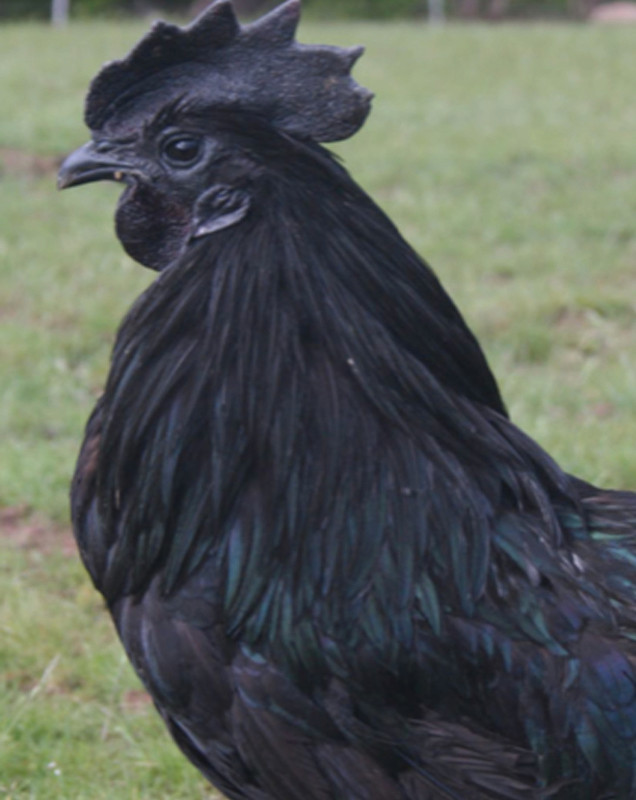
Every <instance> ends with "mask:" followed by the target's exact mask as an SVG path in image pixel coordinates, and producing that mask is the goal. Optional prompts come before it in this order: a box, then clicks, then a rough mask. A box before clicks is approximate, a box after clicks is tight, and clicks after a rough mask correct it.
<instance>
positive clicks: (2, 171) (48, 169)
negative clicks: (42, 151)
mask: <svg viewBox="0 0 636 800" xmlns="http://www.w3.org/2000/svg"><path fill="white" fill-rule="evenodd" d="M62 159H63V156H42V155H38V154H37V153H32V152H30V151H29V150H20V149H18V148H15V147H0V177H2V175H17V176H21V175H26V176H28V177H32V178H41V177H44V176H46V175H53V174H55V173H56V172H57V170H58V169H59V166H60V164H61V163H62Z"/></svg>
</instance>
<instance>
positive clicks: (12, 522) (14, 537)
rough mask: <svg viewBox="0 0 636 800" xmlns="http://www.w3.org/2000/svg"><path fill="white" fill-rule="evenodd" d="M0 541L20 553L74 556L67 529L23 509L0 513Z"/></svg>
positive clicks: (23, 507)
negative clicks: (31, 552)
mask: <svg viewBox="0 0 636 800" xmlns="http://www.w3.org/2000/svg"><path fill="white" fill-rule="evenodd" d="M0 540H2V541H3V542H5V543H7V544H10V545H12V546H14V547H16V548H19V549H21V550H38V551H40V552H42V553H47V554H49V553H61V554H62V555H65V556H69V557H70V556H75V555H76V553H77V547H76V545H75V539H74V538H73V534H72V533H71V531H70V530H69V529H68V528H65V527H62V526H61V525H54V524H53V523H51V522H47V521H45V520H43V519H41V518H39V517H37V516H34V515H33V514H32V513H31V512H30V511H29V509H28V508H26V507H25V506H12V507H11V508H3V509H0Z"/></svg>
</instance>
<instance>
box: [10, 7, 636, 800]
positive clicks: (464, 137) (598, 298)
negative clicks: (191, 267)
mask: <svg viewBox="0 0 636 800" xmlns="http://www.w3.org/2000/svg"><path fill="white" fill-rule="evenodd" d="M143 27H144V26H142V25H140V24H134V25H133V24H127V25H125V24H119V25H118V24H114V23H95V24H75V25H73V26H72V27H70V28H69V29H68V30H65V31H51V30H48V29H46V28H44V27H39V26H35V25H33V26H27V25H23V26H13V25H4V26H2V27H0V51H1V52H2V53H3V58H2V60H1V61H0V101H1V106H2V109H3V114H2V124H1V125H0V196H1V197H2V211H1V213H0V271H1V273H0V387H1V389H0V441H2V448H1V451H0V452H1V453H2V457H1V458H0V509H4V510H3V511H0V534H1V537H0V576H1V580H2V583H1V591H0V798H5V800H8V799H9V798H11V800H18V799H20V800H22V799H23V798H38V800H79V799H80V798H81V799H82V800H106V798H108V800H137V799H139V800H146V799H147V800H150V799H151V798H152V800H159V799H160V798H166V800H179V799H180V798H184V799H185V798H189V799H190V800H191V799H192V798H195V799H196V798H212V797H215V796H216V795H214V794H213V793H212V792H211V790H210V789H209V788H207V787H206V785H205V784H204V783H203V782H202V781H201V779H200V778H199V777H198V776H197V774H196V772H195V771H194V770H193V769H192V768H191V767H190V766H189V765H188V764H187V763H186V762H185V761H184V759H182V758H181V756H180V755H179V754H178V753H177V751H176V748H175V747H174V746H173V745H172V743H171V742H170V741H169V739H168V736H167V734H166V733H165V732H164V730H163V728H162V726H161V724H160V723H159V722H158V720H157V719H156V718H155V714H154V712H153V710H152V708H151V706H150V705H149V704H148V702H147V700H146V698H145V696H144V695H143V693H142V692H140V690H139V685H138V683H137V682H136V680H135V678H134V676H133V675H132V673H131V670H130V669H129V667H128V666H127V663H126V662H125V659H124V657H123V655H122V652H121V649H120V647H119V645H118V643H117V641H116V639H115V636H114V634H113V633H112V630H111V627H110V624H109V622H108V620H107V619H106V615H105V613H104V612H103V609H102V605H101V603H100V600H99V598H98V597H97V596H96V595H95V593H94V592H93V590H92V588H91V587H90V585H89V582H88V580H87V578H86V577H85V575H84V572H83V570H82V569H81V567H80V566H79V564H78V561H77V558H76V556H75V554H74V552H73V548H72V544H71V541H70V538H69V535H68V511H67V487H68V482H69V478H70V474H71V471H72V468H73V461H74V458H75V455H76V452H77V448H78V444H79V441H80V437H81V434H82V427H83V424H84V420H85V419H86V417H87V415H88V413H89V410H90V408H91V405H92V403H93V402H94V399H95V398H96V396H97V395H98V393H99V390H100V386H101V384H102V381H103V379H104V375H105V371H106V368H107V363H108V353H109V348H110V345H111V342H112V338H113V334H114V332H115V330H116V327H117V324H118V321H119V320H120V318H121V317H122V315H123V313H124V311H125V309H126V308H127V307H128V305H129V304H130V303H131V301H132V300H133V298H134V297H135V296H136V295H137V294H138V293H139V291H140V290H141V289H142V288H143V286H145V285H146V283H147V282H148V281H149V280H150V279H151V278H152V275H151V274H150V273H148V272H146V271H145V270H143V269H142V268H141V267H139V266H137V265H135V264H133V263H132V262H130V261H129V260H128V259H127V258H126V257H125V256H124V254H123V252H122V251H121V249H120V247H119V245H118V243H117V241H116V239H115V237H114V235H113V232H112V214H113V208H114V204H115V201H116V197H117V192H118V189H117V188H116V187H114V186H110V185H104V186H102V185H95V186H91V187H86V188H84V189H77V190H74V191H72V192H66V193H63V194H57V193H56V191H55V181H54V171H52V168H51V167H52V164H53V161H54V158H50V157H57V156H59V155H61V154H63V153H65V152H68V151H69V150H70V149H72V148H73V147H75V146H77V145H79V144H80V143H81V142H82V141H83V140H84V139H85V138H86V131H85V129H84V128H83V125H82V120H81V112H82V100H83V95H84V91H85V88H86V85H87V83H88V81H89V79H90V78H91V77H92V76H93V74H94V73H95V71H96V69H97V68H98V67H99V65H100V64H101V63H102V62H103V61H105V60H107V59H109V58H113V57H116V56H118V55H121V54H123V53H124V52H125V51H126V49H127V48H128V46H129V45H130V44H132V43H133V42H134V41H135V39H136V38H137V36H138V35H139V33H140V32H141V30H142V29H143ZM301 38H302V39H304V40H305V41H324V42H331V43H335V44H356V43H364V44H366V45H367V47H368V50H367V54H366V56H365V57H364V58H363V60H362V61H361V62H360V65H359V67H358V68H357V71H356V75H357V77H358V78H359V80H360V81H361V82H362V83H365V84H366V85H368V86H369V87H370V88H372V89H373V90H374V91H375V93H376V100H375V110H374V112H373V114H372V116H371V118H370V120H369V122H368V124H367V126H366V127H365V128H364V130H363V131H362V132H361V133H360V134H359V135H358V136H357V137H356V138H355V139H354V140H353V141H351V142H348V143H344V144H343V145H341V146H339V147H338V151H339V152H340V153H341V154H342V156H343V157H344V158H345V160H346V162H347V164H348V166H349V168H350V169H351V171H352V172H353V174H354V175H355V176H356V178H357V179H358V180H359V181H360V182H361V183H362V184H363V185H364V186H365V187H366V188H367V189H368V190H369V191H370V192H371V194H372V195H374V196H375V197H376V199H377V200H378V201H379V202H380V204H381V205H382V206H383V207H384V208H385V209H386V210H387V211H388V212H389V213H390V215H391V216H393V217H394V218H395V220H396V221H397V222H398V224H399V225H400V227H401V228H402V230H403V232H404V233H405V234H406V236H407V238H409V239H410V241H412V242H413V243H414V245H415V246H416V248H417V249H418V250H419V251H420V252H421V253H422V254H424V255H425V256H426V257H427V259H428V260H429V261H430V262H431V263H432V264H433V266H434V267H435V268H436V270H437V272H438V273H439V275H440V276H441V278H442V280H443V282H444V283H445V284H446V286H447V287H448V289H449V290H450V292H451V294H452V296H453V297H454V298H455V300H456V301H457V303H458V304H459V306H460V308H461V309H462V310H463V311H464V313H465V315H466V317H467V318H468V320H469V322H470V323H471V325H472V326H473V328H474V329H475V331H476V332H477V334H478V336H479V338H480V340H481V341H482V343H483V345H484V347H485V349H486V351H487V353H488V356H489V358H490V360H491V362H492V364H493V367H494V370H495V372H496V374H497V375H498V377H499V379H500V382H501V384H502V387H503V391H504V396H505V397H506V399H507V402H508V405H509V408H510V411H511V414H512V416H513V418H514V419H515V420H516V421H517V422H518V423H519V424H520V425H521V426H522V427H524V428H525V429H526V430H527V431H528V432H529V433H531V434H532V435H533V436H534V437H535V438H537V439H538V440H539V442H540V443H541V444H543V445H544V446H545V447H546V448H548V449H549V450H550V451H551V452H552V453H553V455H555V457H557V459H558V460H559V461H560V462H561V463H562V465H563V466H565V467H566V468H567V469H569V470H571V471H573V472H576V473H578V474H580V475H581V476H582V477H585V478H587V479H589V480H592V481H597V482H600V483H602V484H606V485H613V486H621V487H636V448H635V447H634V444H633V443H634V441H636V368H635V367H634V362H635V360H636V328H635V322H636V216H635V212H636V104H635V103H634V96H633V76H634V74H636V29H629V28H625V29H600V28H598V29H592V28H586V27H576V26H554V27H547V26H541V25H537V26H528V27H507V26H499V27H490V28H487V27H481V26H475V27H449V28H447V29H436V30H427V29H426V28H425V27H423V26H420V25H416V24H412V25H407V24H392V25H387V24H384V25H372V24H356V25H354V24H350V25H340V24H339V25H332V26H328V25H320V26H318V25H315V24H306V25H304V26H303V28H302V29H301Z"/></svg>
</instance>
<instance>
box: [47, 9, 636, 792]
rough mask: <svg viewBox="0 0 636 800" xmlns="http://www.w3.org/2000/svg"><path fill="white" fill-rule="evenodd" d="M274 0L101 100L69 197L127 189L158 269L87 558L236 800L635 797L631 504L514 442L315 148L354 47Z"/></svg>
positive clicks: (152, 51) (138, 309) (635, 580)
mask: <svg viewBox="0 0 636 800" xmlns="http://www.w3.org/2000/svg"><path fill="white" fill-rule="evenodd" d="M298 14H299V4H298V2H297V0H290V2H287V3H285V4H284V5H282V6H280V7H279V8H278V9H277V10H275V11H274V12H272V13H271V14H270V15H268V16H267V17H265V18H263V19H262V20H260V21H259V22H257V23H254V24H252V25H249V26H245V27H241V26H240V25H239V24H238V23H237V21H236V18H235V16H234V14H233V12H232V9H231V6H230V4H229V2H227V0H222V1H221V2H218V3H216V4H215V5H214V6H212V7H211V8H210V9H209V10H208V11H207V12H205V13H204V15H203V16H201V17H200V18H199V19H198V20H197V21H196V22H195V23H193V24H192V25H191V26H190V27H188V28H185V29H181V28H178V27H175V26H173V25H168V24H164V23H159V24H157V26H156V27H155V28H154V29H153V31H152V32H151V33H150V34H149V35H148V36H147V37H146V38H144V39H143V40H142V41H141V42H140V43H139V44H138V45H137V47H136V48H135V49H134V50H133V51H132V53H131V54H130V55H129V56H128V57H127V58H126V59H124V60H123V61H118V62H114V63H112V64H110V65H107V66H106V67H105V68H104V69H103V70H102V72H100V73H99V75H98V76H97V78H96V79H95V81H94V82H93V84H92V87H91V90H90V93H89V95H88V100H87V107H86V121H87V124H88V126H89V127H90V128H91V130H92V132H93V139H92V142H91V143H89V144H88V145H86V146H85V147H83V148H82V149H80V150H78V151H77V152H76V153H74V154H73V155H71V156H70V157H69V158H68V159H67V161H66V162H65V163H64V165H63V166H62V169H61V173H60V185H61V186H62V187H65V186H74V185H78V184H82V183H88V182H90V181H95V180H101V179H111V180H116V181H121V182H123V183H124V184H125V185H126V188H125V190H124V192H123V195H122V197H121V200H120V201H119V206H118V210H117V217H116V219H117V232H118V235H119V237H120V239H121V241H122V243H123V245H124V247H125V248H126V250H127V251H128V252H129V253H130V254H131V255H132V256H133V257H134V258H136V259H137V260H138V261H140V262H141V263H143V264H145V265H147V266H149V267H152V268H154V269H156V270H159V271H160V275H159V276H158V278H157V280H156V281H155V282H154V283H153V285H152V286H151V287H150V288H149V289H148V290H147V291H146V292H145V293H144V294H143V295H142V296H141V298H140V299H139V300H138V301H137V302H136V303H135V305H134V306H133V308H132V310H131V311H130V312H129V314H128V315H127V317H126V318H125V320H124V322H123V324H122V326H121V329H120V331H119V334H118V337H117V341H116V344H115V348H114V352H113V357H112V368H111V371H110V375H109V377H108V382H107V384H106V389H105V392H104V394H103V396H102V398H101V399H100V401H99V402H98V404H97V407H96V409H95V411H94V413H93V415H92V417H91V418H90V421H89V423H88V428H87V432H86V438H85V441H84V444H83V447H82V451H81V454H80V457H79V462H78V466H77V472H76V476H75V479H74V484H73V492H72V511H73V521H74V526H75V533H76V536H77V540H78V543H79V547H80V551H81V554H82V558H83V560H84V563H85V564H86V567H87V569H88V571H89V572H90V574H91V576H92V579H93V581H94V583H95V585H96V586H97V588H98V589H99V591H100V592H101V593H102V594H103V595H104V597H105V598H106V602H107V604H108V607H109V609H110V612H111V614H112V616H113V618H114V621H115V625H116V626H117V630H118V632H119V635H120V637H121V639H122V642H123V644H124V647H125V648H126V651H127V653H128V655H129V657H130V659H131V661H132V663H133V664H134V666H135V669H136V670H137V672H138V673H139V676H140V677H141V679H142V681H143V682H144V684H145V686H146V687H147V689H148V691H149V692H150V693H151V694H152V696H153V698H154V700H155V702H156V705H157V707H158V709H159V712H160V713H161V715H162V717H163V718H164V720H165V722H166V724H167V726H168V728H169V729H170V731H171V733H172V735H173V736H174V738H175V739H176V741H177V743H178V745H179V746H180V747H181V748H182V750H183V751H184V752H185V754H186V755H187V756H188V757H189V758H190V759H191V760H192V761H193V762H194V764H196V766H197V767H198V768H199V769H200V770H201V771H202V772H203V773H204V775H206V776H207V778H209V780H210V781H212V783H214V784H215V785H216V786H217V787H219V788H220V789H221V790H222V791H223V792H225V794H226V795H227V796H228V797H230V798H249V799H250V800H274V799H276V800H336V799H337V800H393V799H394V798H395V799H396V800H398V799H402V800H407V799H408V800H424V799H425V798H428V799H429V800H433V799H435V800H485V799H486V798H498V800H520V799H521V798H526V799H527V798H534V799H535V800H540V799H541V798H555V799H558V800H601V798H603V799H604V800H609V798H615V799H616V800H629V798H634V797H636V585H635V584H636V538H635V536H636V495H633V494H629V493H619V492H604V491H600V490H597V489H595V488H593V487H591V486H589V485H587V484H585V483H583V482H582V481H579V480H577V479H575V478H572V477H571V476H569V475H567V474H565V473H563V472H562V471H561V470H560V469H559V467H558V466H557V465H556V464H555V463H554V462H553V461H552V460H551V459H550V458H549V456H548V455H546V453H544V452H543V451H542V450H541V448H540V447H538V446H537V445H536V444H535V443H534V442H533V441H532V440H530V439H529V438H528V437H527V436H525V435H524V434H523V433H522V432H521V431H520V430H519V429H518V428H516V427H515V426H514V425H513V424H512V423H511V422H510V421H509V420H508V417H507V414H506V410H505V408H504V405H503V403H502V400H501V398H500V395H499V391H498V389H497V385H496V383H495V380H494V378H493V376H492V374H491V373H490V371H489V368H488V366H487V363H486V361H485V359H484V356H483V354H482V352H481V350H480V348H479V346H478V344H477V342H476V340H475V339H474V338H473V336H472V334H471V333H470V331H469V330H468V329H467V327H466V325H465V323H464V321H463V320H462V318H461V316H460V315H459V313H458V311H457V310H456V308H455V307H454V305H453V303H452V302H451V300H450V299H449V298H448V296H447V295H446V294H445V292H444V290H443V289H442V287H441V286H440V284H439V283H438V281H437V279H436V278H435V276H434V275H433V273H432V272H431V270H430V269H429V268H428V266H427V265H426V264H425V263H423V262H422V261H421V259H420V258H419V257H418V256H417V255H416V254H415V253H414V252H413V250H412V249H411V248H410V247H409V245H408V244H406V242H405V241H404V240H403V239H402V238H401V236H400V234H399V233H398V231H397V230H396V229H395V227H394V226H393V225H392V224H391V222H390V221H389V220H388V219H387V218H386V216H385V215H384V214H383V213H382V211H380V210H379V209H378V208H377V206H375V205H374V203H373V202H372V201H371V200H370V199H369V198H368V197H367V196H366V195H365V194H364V192H363V191H362V190H361V189H360V188H359V187H358V186H356V184H355V183H354V182H353V181H352V180H351V178H350V177H349V176H348V174H347V173H346V172H345V170H344V169H343V168H342V166H340V164H339V163H338V162H337V161H336V160H334V158H333V157H332V156H331V155H330V154H329V153H328V152H327V151H326V150H324V149H323V148H322V147H321V146H320V145H319V144H318V142H326V141H333V140H336V139H340V138H345V137H347V136H349V135H351V134H352V133H354V132H355V131H356V130H357V129H358V128H359V127H360V126H361V125H362V123H363V121H364V119H365V117H366V114H367V112H368V109H369V104H370V94H369V93H368V92H367V91H366V90H364V89H362V88H361V87H359V86H358V85H357V84H356V83H355V82H354V81H353V80H352V78H351V77H350V74H349V73H350V69H351V67H352V65H353V63H354V62H355V60H356V58H357V57H358V56H359V54H360V52H361V51H360V50H359V49H353V50H340V49H338V48H330V47H308V46H302V45H298V44H297V43H295V42H294V32H295V28H296V25H297V21H298Z"/></svg>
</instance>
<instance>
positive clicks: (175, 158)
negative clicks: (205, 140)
mask: <svg viewBox="0 0 636 800" xmlns="http://www.w3.org/2000/svg"><path fill="white" fill-rule="evenodd" d="M200 153H201V140H200V139H197V138H196V137H195V136H179V137H178V138H174V139H169V140H168V141H167V142H166V143H165V144H164V146H163V151H162V155H163V156H164V157H165V158H166V159H167V160H168V161H169V162H170V163H171V164H174V165H175V166H179V167H188V166H190V164H193V163H194V162H195V161H196V160H197V159H198V157H199V154H200Z"/></svg>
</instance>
